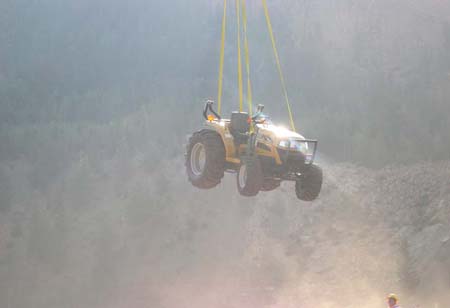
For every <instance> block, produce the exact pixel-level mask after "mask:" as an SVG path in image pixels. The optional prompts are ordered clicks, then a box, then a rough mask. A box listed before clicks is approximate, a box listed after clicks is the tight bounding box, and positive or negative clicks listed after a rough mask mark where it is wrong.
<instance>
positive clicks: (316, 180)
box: [295, 165, 323, 201]
mask: <svg viewBox="0 0 450 308" xmlns="http://www.w3.org/2000/svg"><path fill="white" fill-rule="evenodd" d="M322 181H323V172H322V169H321V168H320V167H319V166H317V165H311V166H310V167H309V168H308V169H307V170H306V171H305V172H303V173H302V174H301V175H300V177H299V179H298V180H297V181H296V182H295V194H296V195H297V198H298V199H300V200H302V201H313V200H315V199H316V198H317V197H318V196H319V193H320V190H321V189H322Z"/></svg>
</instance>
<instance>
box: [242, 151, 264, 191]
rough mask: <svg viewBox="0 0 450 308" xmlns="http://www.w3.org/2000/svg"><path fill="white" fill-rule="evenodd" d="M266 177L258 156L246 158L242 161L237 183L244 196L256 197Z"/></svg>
mask: <svg viewBox="0 0 450 308" xmlns="http://www.w3.org/2000/svg"><path fill="white" fill-rule="evenodd" d="M263 180H264V175H263V172H262V167H261V162H260V160H259V158H258V157H257V156H246V157H243V158H242V159H241V165H240V166H239V170H238V172H237V177H236V182H237V187H238V191H239V193H240V194H241V195H242V196H245V197H253V196H256V195H257V194H258V193H259V191H260V190H261V187H262V185H263Z"/></svg>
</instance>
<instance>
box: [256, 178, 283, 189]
mask: <svg viewBox="0 0 450 308" xmlns="http://www.w3.org/2000/svg"><path fill="white" fill-rule="evenodd" d="M280 184H281V181H279V180H274V179H265V180H264V182H263V184H262V187H261V191H272V190H275V189H277V188H278V187H280Z"/></svg>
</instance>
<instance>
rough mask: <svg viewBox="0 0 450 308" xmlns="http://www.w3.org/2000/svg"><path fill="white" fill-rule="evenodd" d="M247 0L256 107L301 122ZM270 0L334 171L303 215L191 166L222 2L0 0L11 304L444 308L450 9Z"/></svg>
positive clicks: (210, 85) (284, 202) (1, 227)
mask: <svg viewBox="0 0 450 308" xmlns="http://www.w3.org/2000/svg"><path fill="white" fill-rule="evenodd" d="M228 2H229V15H228V17H229V19H228V21H229V23H228V28H227V46H226V49H225V79H224V86H225V88H224V112H225V113H229V112H231V111H232V110H234V109H237V105H238V103H237V102H238V99H237V81H236V46H235V44H236V27H235V24H234V21H235V17H236V16H235V12H234V2H233V1H228ZM248 2H249V3H248V15H249V16H248V17H249V25H248V27H249V29H248V31H249V44H250V54H251V59H250V61H251V77H252V81H253V87H254V88H253V90H254V100H255V102H254V103H255V104H256V103H263V104H265V106H266V109H265V110H266V111H267V113H268V114H270V115H271V116H272V117H273V119H274V121H276V122H277V123H282V124H283V123H284V124H286V125H287V124H288V118H287V112H286V108H285V105H284V101H283V94H282V90H281V86H280V82H279V80H278V76H277V72H276V67H275V63H274V60H273V55H272V50H271V44H270V40H269V37H268V34H267V29H266V25H265V21H264V16H263V12H262V8H261V6H260V4H259V2H250V1H248ZM268 3H269V6H270V12H271V17H272V21H273V27H274V31H275V36H276V39H277V43H278V48H279V52H280V58H281V62H282V66H283V70H284V73H285V75H286V76H285V77H286V81H287V83H288V90H289V93H290V98H291V103H292V107H293V113H294V117H295V121H296V124H297V128H298V129H299V130H300V132H301V133H303V134H304V135H305V136H307V137H310V138H317V139H318V140H319V163H321V164H323V165H324V166H325V186H324V194H323V196H321V199H320V200H319V201H318V202H317V203H315V204H313V205H312V206H309V207H308V205H305V204H304V203H299V202H298V201H297V200H296V199H295V198H294V195H293V192H292V187H290V186H289V185H286V186H283V187H282V189H281V190H280V191H277V192H274V193H273V194H262V195H260V196H258V197H257V198H255V199H243V198H241V197H240V196H238V194H237V192H236V189H235V187H234V186H235V183H234V177H233V176H231V175H230V176H227V177H226V179H225V181H224V184H223V185H221V186H219V187H218V188H217V189H215V190H212V191H207V192H204V191H198V190H195V189H193V188H192V187H190V185H189V183H188V182H187V180H186V178H185V173H184V167H183V153H184V144H185V142H186V136H187V135H188V134H190V133H191V132H192V131H194V130H195V129H197V128H198V127H199V126H200V125H201V121H202V118H201V109H202V107H203V101H204V99H205V98H210V97H211V98H215V96H216V92H217V72H218V61H219V45H220V22H221V17H222V1H207V0H200V1H182V0H173V1H170V3H169V2H167V1H158V0H152V1H144V0H130V1H117V0H109V1H105V0H77V1H69V0H61V1H51V0H42V1H28V0H3V1H0V30H1V31H0V306H1V307H8V308H10V307H46V308H49V307H98V308H100V307H102V308H103V307H146V306H149V305H150V306H151V307H174V308H175V307H194V306H195V307H241V306H242V305H254V306H260V307H265V306H266V307H298V304H299V303H300V304H303V305H304V307H310V306H308V305H311V304H312V302H313V299H315V298H317V296H318V294H322V295H323V301H321V302H320V303H319V307H322V308H326V307H361V306H363V307H379V306H380V305H383V303H382V301H383V296H384V295H385V294H384V293H386V292H388V291H391V290H394V291H395V290H399V291H400V292H403V294H408V295H415V297H411V299H410V303H416V302H420V301H426V300H427V299H428V298H430V297H431V298H432V297H433V296H436V297H437V298H439V301H440V303H444V304H445V303H447V304H448V301H449V299H448V298H445V296H446V295H445V290H448V288H447V289H445V288H446V287H447V286H448V285H449V282H448V273H447V272H446V271H445V269H448V267H449V265H448V262H447V261H448V260H447V259H448V256H449V250H448V249H449V248H448V243H449V240H448V236H450V233H449V232H450V231H449V230H448V228H447V226H448V224H449V223H450V222H449V221H448V217H450V216H449V213H448V208H449V192H448V187H449V185H450V183H449V182H448V179H449V172H450V171H449V169H448V160H449V159H450V157H449V153H450V121H449V118H450V52H449V50H450V2H449V1H438V0H427V1H417V0H414V1H407V0H400V1H395V2H391V1H386V0H379V1H372V0H361V1H353V0H345V1H334V0H324V1H312V0H301V1H294V0H283V1H281V0H268ZM355 165H357V166H358V167H355ZM347 227H350V228H351V229H348V228H347ZM372 230H376V231H379V233H374V232H371V231H372ZM353 243H356V244H355V246H352V245H353ZM425 244H426V245H425ZM424 245H425V246H424ZM427 245H428V246H427ZM423 249H425V250H426V251H428V252H429V253H424V252H422V250H423ZM355 256H356V257H355ZM328 257H329V258H328ZM341 260H343V261H342V262H341ZM446 260H447V261H446ZM353 261H354V262H353ZM384 261H385V262H386V263H384V264H385V267H383V262H384ZM446 262H447V263H446ZM350 263H351V264H350ZM430 263H436V264H437V265H436V266H435V267H434V266H429V264H430ZM350 266H351V269H349V270H348V267H350ZM372 266H375V267H374V268H372ZM347 270H348V271H347ZM347 273H349V275H350V276H348V277H351V279H353V280H352V281H354V284H353V283H349V282H348V280H349V279H350V278H349V279H344V278H345V277H346V276H341V275H345V274H347ZM442 273H443V274H442ZM446 275H447V276H446ZM348 277H347V278H348ZM328 281H330V282H332V284H333V286H332V287H330V285H327V284H326V282H328ZM356 284H358V286H355V285H356ZM204 286H209V287H210V289H206V291H205V289H204ZM324 288H326V289H328V291H323V290H324ZM354 288H356V289H357V290H358V291H360V292H364V293H365V294H368V296H370V302H369V303H367V302H366V303H364V302H363V301H362V298H360V299H358V300H355V301H352V302H349V300H348V298H349V297H351V298H354V293H352V292H353V289H354ZM387 289H389V290H387ZM202 292H205V293H206V294H204V295H203V296H199V295H198V294H199V293H202ZM359 296H360V294H359V295H358V298H359ZM380 301H381V302H380ZM415 301H416V302H415ZM186 302H188V303H189V302H192V303H194V304H196V305H194V304H193V305H185V303H186ZM180 303H183V304H180ZM316 304H317V302H316ZM239 305H241V306H239ZM320 305H322V306H320ZM442 307H445V306H442Z"/></svg>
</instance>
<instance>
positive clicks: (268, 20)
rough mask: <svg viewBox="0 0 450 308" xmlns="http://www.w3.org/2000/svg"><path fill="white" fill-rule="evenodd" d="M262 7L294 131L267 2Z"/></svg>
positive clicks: (293, 126) (292, 126) (264, 0)
mask: <svg viewBox="0 0 450 308" xmlns="http://www.w3.org/2000/svg"><path fill="white" fill-rule="evenodd" d="M262 4H263V7H264V14H265V15H266V22H267V28H268V29H269V35H270V40H271V41H272V48H273V54H274V56H275V62H276V64H277V69H278V74H279V75H280V81H281V86H282V87H283V92H284V97H285V99H286V106H287V110H288V113H289V121H290V122H291V129H292V130H293V131H295V124H294V117H293V115H292V110H291V104H290V103H289V96H288V93H287V88H286V83H285V81H284V76H283V71H282V70H281V64H280V57H279V56H278V50H277V46H276V44H275V37H274V35H273V29H272V23H271V22H270V15H269V9H268V8H267V1H266V0H262Z"/></svg>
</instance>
